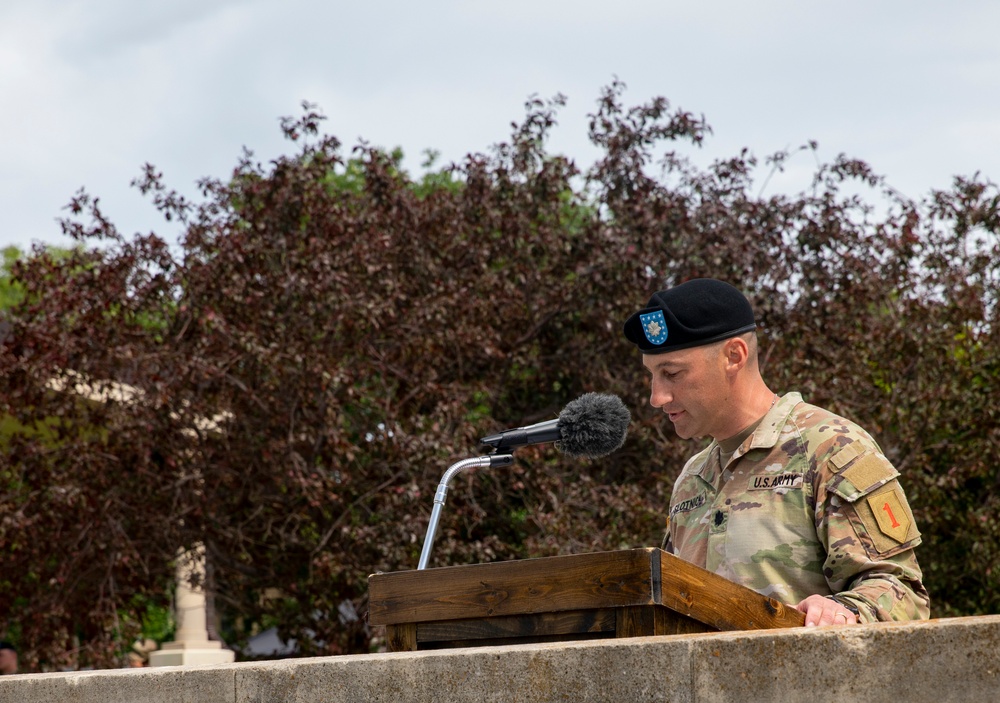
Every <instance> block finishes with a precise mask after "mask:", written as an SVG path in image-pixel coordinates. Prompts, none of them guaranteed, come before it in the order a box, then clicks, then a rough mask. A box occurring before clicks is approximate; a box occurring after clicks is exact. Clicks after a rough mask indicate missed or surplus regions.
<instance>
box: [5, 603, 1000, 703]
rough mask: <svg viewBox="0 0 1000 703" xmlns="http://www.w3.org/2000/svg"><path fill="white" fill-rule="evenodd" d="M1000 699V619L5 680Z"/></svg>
mask: <svg viewBox="0 0 1000 703" xmlns="http://www.w3.org/2000/svg"><path fill="white" fill-rule="evenodd" d="M803 700H807V701H809V702H810V703H814V702H818V701H836V702H837V703H847V702H849V701H873V700H875V701H892V700H899V701H906V703H925V702H926V703H941V702H943V701H996V700H1000V616H985V617H973V618H954V619H947V620H931V621H928V622H921V623H905V624H894V623H886V624H876V625H864V626H859V627H854V628H810V629H806V628H801V629H792V630H767V631H757V632H747V633H715V634H707V635H680V636H672V637H643V638H634V639H622V640H600V641H591V642H577V643H567V644H544V645H517V646H507V647H482V648H475V649H452V650H443V651H437V652H410V653H397V654H369V655H356V656H344V657H323V658H315V659H292V660H282V661H273V662H255V663H239V664H226V665H218V666H212V667H201V668H192V667H164V668H155V669H116V670H106V671H92V672H81V673H63V674H28V675H19V676H6V677H3V678H0V701H12V702H16V703H42V702H43V701H44V702H45V703H52V702H53V701H59V702H63V701H65V702H76V701H78V702H80V703H97V702H98V701H100V703H140V702H142V703H257V702H260V703H285V702H287V703H341V702H343V703H347V702H354V701H386V702H388V701H393V702H395V701H400V702H407V701H431V702H433V703H452V702H456V703H457V702H459V701H462V702H465V701H476V702H479V701H494V702H496V703H506V702H508V701H510V702H514V701H517V702H527V701H573V702H574V703H588V702H591V701H594V702H597V701H609V702H610V701H615V702H618V701H627V702H632V701H675V702H679V703H688V702H690V703H710V702H714V701H741V702H742V701H747V702H750V701H796V702H798V701H803Z"/></svg>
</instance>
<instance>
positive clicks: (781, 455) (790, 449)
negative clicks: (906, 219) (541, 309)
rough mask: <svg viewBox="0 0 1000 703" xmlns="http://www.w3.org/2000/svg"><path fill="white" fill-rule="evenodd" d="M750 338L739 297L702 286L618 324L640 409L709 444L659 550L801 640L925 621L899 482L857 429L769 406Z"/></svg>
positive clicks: (670, 293) (654, 302) (689, 469)
mask: <svg viewBox="0 0 1000 703" xmlns="http://www.w3.org/2000/svg"><path fill="white" fill-rule="evenodd" d="M756 329H757V325H756V322H755V320H754V314H753V310H752V308H751V306H750V303H749V301H748V300H747V299H746V297H745V296H744V295H743V294H742V293H741V292H740V291H739V290H737V289H736V288H735V287H733V286H732V285H730V284H728V283H725V282H723V281H719V280H715V279H705V278H702V279H694V280H690V281H687V282H685V283H682V284H680V285H678V286H675V287H673V288H670V289H668V290H663V291H659V292H657V293H655V294H653V296H652V297H651V298H650V300H649V302H648V303H647V304H646V306H645V307H644V308H643V309H641V310H639V311H638V312H636V313H635V314H634V315H632V316H631V317H629V318H628V320H627V321H626V322H625V325H624V334H625V337H626V338H627V339H628V340H629V341H630V342H632V343H633V344H635V345H636V347H638V349H639V351H640V352H642V363H643V365H644V366H645V368H646V370H647V371H648V372H649V374H650V376H651V389H650V399H649V402H650V404H652V405H653V407H655V408H659V409H660V410H662V411H663V413H664V414H666V416H667V418H668V419H669V420H670V422H671V423H672V424H673V426H674V430H675V431H676V432H677V435H678V436H679V437H682V438H684V439H691V438H696V437H707V438H709V439H710V440H711V441H710V442H709V444H708V446H706V447H705V448H704V449H703V450H701V451H700V452H698V453H697V454H696V455H695V456H693V457H692V458H691V459H690V460H688V461H687V463H686V464H685V465H684V468H683V470H682V471H681V473H680V476H679V477H678V479H677V481H676V483H675V484H674V489H673V494H672V496H671V499H670V509H669V513H668V516H667V531H666V535H665V537H664V542H663V548H664V550H665V551H668V552H671V553H673V554H675V555H677V556H679V557H680V558H682V559H684V560H686V561H689V562H691V563H693V564H695V565H697V566H700V567H702V568H705V569H708V570H709V571H712V572H714V573H716V574H719V575H721V576H723V577H725V578H727V579H729V580H730V581H734V582H736V583H739V584H741V585H743V586H746V587H748V588H751V589H753V590H755V591H757V592H759V593H762V594H764V595H767V596H769V597H772V598H775V599H777V600H780V601H783V602H785V603H788V604H790V605H794V606H795V607H796V608H797V609H798V610H800V611H802V612H803V613H805V624H806V625H807V626H813V625H846V624H854V623H858V622H875V621H881V620H910V619H924V618H928V617H930V599H929V596H928V594H927V591H926V589H925V588H924V586H923V583H922V574H921V571H920V567H919V566H918V565H917V558H916V555H915V553H914V548H915V547H916V546H917V545H919V544H920V532H919V530H918V529H917V525H916V522H915V520H914V519H913V514H912V513H911V511H910V507H909V504H908V503H907V500H906V495H905V494H904V492H903V489H902V488H901V487H900V484H899V480H898V476H899V472H898V471H896V469H895V468H894V467H893V465H892V463H891V462H890V461H889V460H888V459H887V458H886V457H885V456H884V455H883V453H882V451H881V449H880V448H879V446H878V444H877V443H876V442H875V440H874V439H873V438H872V436H871V435H870V434H868V432H866V431H865V430H864V429H862V428H861V427H859V426H858V425H857V424H855V423H853V422H851V421H850V420H846V419H844V418H842V417H839V416H837V415H835V414H834V413H832V412H830V411H828V410H824V409H823V408H819V407H816V406H814V405H810V404H808V403H806V402H804V401H803V399H802V396H801V395H800V394H798V393H786V394H785V395H781V396H779V395H778V394H777V393H775V392H773V391H772V390H771V389H770V388H769V387H768V386H767V384H766V383H765V382H764V380H763V378H762V376H761V372H760V368H759V367H758V360H757V334H756Z"/></svg>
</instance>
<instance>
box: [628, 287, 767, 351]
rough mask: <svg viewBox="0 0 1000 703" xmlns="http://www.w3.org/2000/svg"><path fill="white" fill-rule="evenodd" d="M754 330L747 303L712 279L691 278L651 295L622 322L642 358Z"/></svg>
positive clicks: (732, 290) (629, 339) (733, 289)
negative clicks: (643, 304)
mask: <svg viewBox="0 0 1000 703" xmlns="http://www.w3.org/2000/svg"><path fill="white" fill-rule="evenodd" d="M756 328H757V323H756V322H755V321H754V317H753V308H751V307H750V301H748V300H747V299H746V297H745V296H744V295H743V294H742V293H740V292H739V291H738V290H737V289H736V288H734V287H733V286H731V285H729V284H728V283H724V282H722V281H717V280H715V279H714V278H695V279H692V280H690V281H687V282H685V283H682V284H680V285H679V286H674V287H673V288H669V289H667V290H661V291H659V292H658V293H654V294H653V297H652V298H650V299H649V302H648V303H647V304H646V307H644V308H643V309H642V310H640V311H639V312H637V313H635V314H634V315H632V317H630V318H629V319H628V320H626V321H625V328H624V332H625V336H626V337H627V338H628V341H630V342H632V344H634V345H636V346H637V347H639V350H640V351H641V352H642V353H643V354H665V353H667V352H671V351H677V350H678V349H688V348H690V347H699V346H702V345H705V344H712V343H713V342H721V341H722V340H724V339H729V338H730V337H736V336H737V335H741V334H743V333H745V332H752V331H753V330H755V329H756Z"/></svg>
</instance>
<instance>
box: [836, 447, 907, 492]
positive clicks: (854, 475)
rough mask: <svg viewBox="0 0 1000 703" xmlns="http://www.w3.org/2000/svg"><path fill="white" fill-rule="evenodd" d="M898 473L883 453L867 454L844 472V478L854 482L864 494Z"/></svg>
mask: <svg viewBox="0 0 1000 703" xmlns="http://www.w3.org/2000/svg"><path fill="white" fill-rule="evenodd" d="M898 475H899V472H898V471H896V468H895V467H894V466H893V465H892V464H891V463H889V460H888V459H886V458H885V457H884V456H882V455H881V454H865V455H864V456H863V457H861V458H860V459H858V460H857V461H856V462H854V463H853V464H851V465H850V466H849V467H848V468H847V469H845V470H844V473H843V477H844V479H845V480H847V481H850V482H851V483H853V484H854V487H855V488H857V489H858V492H859V493H862V494H864V493H867V492H868V491H870V490H871V489H872V488H875V487H876V486H881V485H883V484H884V483H886V482H888V481H889V480H890V479H893V478H896V476H898Z"/></svg>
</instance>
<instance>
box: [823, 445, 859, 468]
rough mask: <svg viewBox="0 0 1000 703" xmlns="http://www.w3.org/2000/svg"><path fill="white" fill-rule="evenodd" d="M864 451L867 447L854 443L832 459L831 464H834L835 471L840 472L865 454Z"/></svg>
mask: <svg viewBox="0 0 1000 703" xmlns="http://www.w3.org/2000/svg"><path fill="white" fill-rule="evenodd" d="M864 451H865V447H863V446H862V445H861V444H860V442H852V443H850V444H848V445H847V446H846V447H844V448H843V449H841V450H840V451H839V452H837V453H836V454H834V455H833V456H832V457H830V463H831V464H833V467H834V469H836V470H837V471H840V470H841V469H843V468H844V467H845V466H847V465H848V464H849V463H850V462H851V459H853V458H855V457H856V456H858V455H859V454H863V453H864Z"/></svg>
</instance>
